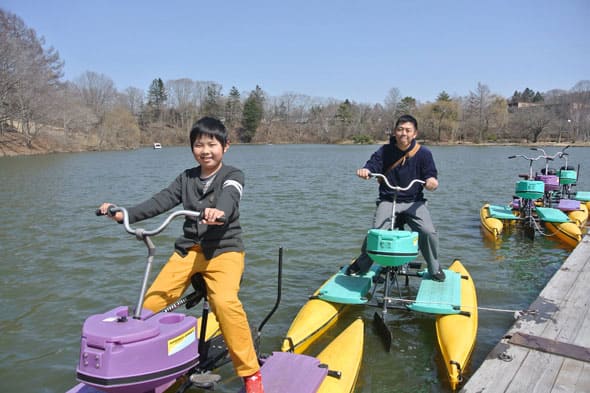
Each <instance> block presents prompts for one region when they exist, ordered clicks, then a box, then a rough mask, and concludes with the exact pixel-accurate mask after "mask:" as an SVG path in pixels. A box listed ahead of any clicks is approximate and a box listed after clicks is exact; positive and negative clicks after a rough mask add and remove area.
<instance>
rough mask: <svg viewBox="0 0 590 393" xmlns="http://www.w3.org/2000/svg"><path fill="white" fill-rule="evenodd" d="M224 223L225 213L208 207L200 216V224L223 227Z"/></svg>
mask: <svg viewBox="0 0 590 393" xmlns="http://www.w3.org/2000/svg"><path fill="white" fill-rule="evenodd" d="M224 223H225V212H224V211H223V210H219V209H215V208H212V207H208V208H206V209H205V210H203V213H202V214H201V224H207V225H223V224H224Z"/></svg>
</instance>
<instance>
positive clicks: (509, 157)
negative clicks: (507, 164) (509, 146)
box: [508, 156, 516, 158]
mask: <svg viewBox="0 0 590 393" xmlns="http://www.w3.org/2000/svg"><path fill="white" fill-rule="evenodd" d="M508 158H516V156H508Z"/></svg>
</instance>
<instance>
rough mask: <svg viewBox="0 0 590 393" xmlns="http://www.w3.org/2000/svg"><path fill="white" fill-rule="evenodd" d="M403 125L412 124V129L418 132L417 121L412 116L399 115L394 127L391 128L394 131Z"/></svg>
mask: <svg viewBox="0 0 590 393" xmlns="http://www.w3.org/2000/svg"><path fill="white" fill-rule="evenodd" d="M403 123H412V124H413V125H414V128H415V129H416V130H418V120H416V118H415V117H414V116H412V115H401V116H400V117H399V119H397V121H396V122H395V127H393V128H394V129H396V128H397V126H399V125H400V124H403Z"/></svg>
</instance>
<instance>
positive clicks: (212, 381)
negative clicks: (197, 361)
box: [189, 373, 221, 390]
mask: <svg viewBox="0 0 590 393" xmlns="http://www.w3.org/2000/svg"><path fill="white" fill-rule="evenodd" d="M189 379H190V381H191V382H192V383H193V385H195V386H196V387H198V388H200V389H207V390H214V388H215V385H216V384H217V383H218V382H219V381H221V375H218V374H211V373H206V374H192V375H191V376H190V377H189Z"/></svg>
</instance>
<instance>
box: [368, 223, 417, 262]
mask: <svg viewBox="0 0 590 393" xmlns="http://www.w3.org/2000/svg"><path fill="white" fill-rule="evenodd" d="M367 254H368V255H369V257H370V258H371V259H372V260H373V262H375V263H377V264H379V265H381V266H401V265H404V264H406V263H408V262H411V261H413V260H414V259H416V257H417V256H418V233H417V232H410V231H397V230H394V231H388V230H385V229H370V230H369V232H368V233H367Z"/></svg>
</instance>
